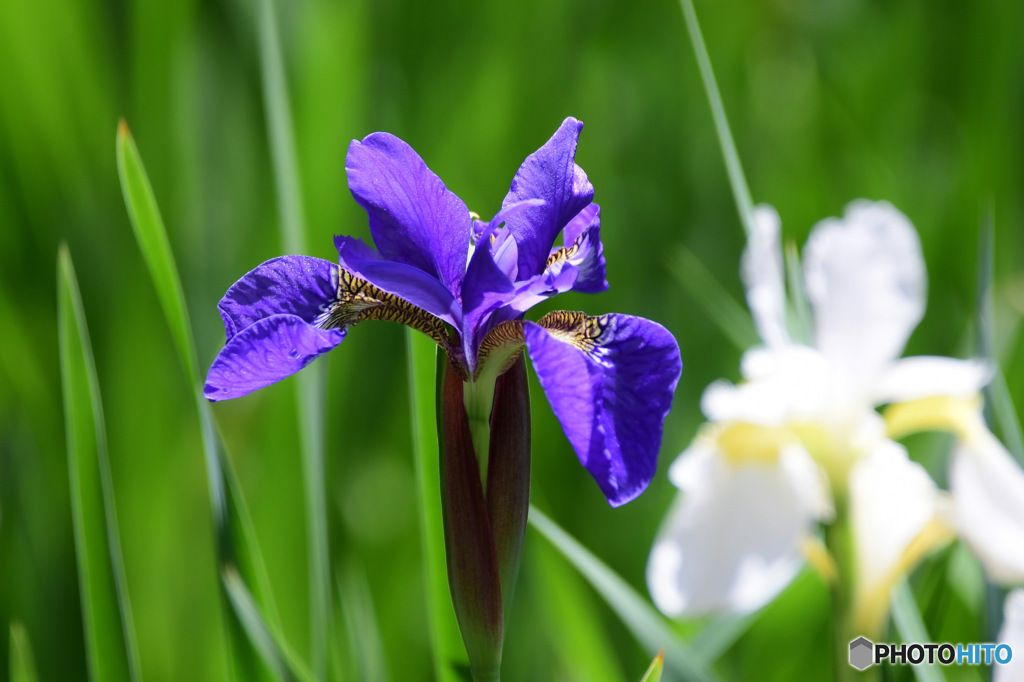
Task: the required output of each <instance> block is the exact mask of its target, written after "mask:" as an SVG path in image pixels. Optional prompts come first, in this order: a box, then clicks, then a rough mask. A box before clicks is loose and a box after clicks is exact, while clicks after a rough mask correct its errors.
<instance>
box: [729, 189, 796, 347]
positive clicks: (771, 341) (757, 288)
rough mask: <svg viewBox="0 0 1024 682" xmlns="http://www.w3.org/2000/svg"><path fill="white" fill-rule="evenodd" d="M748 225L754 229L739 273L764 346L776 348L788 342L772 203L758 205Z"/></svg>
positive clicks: (779, 246)
mask: <svg viewBox="0 0 1024 682" xmlns="http://www.w3.org/2000/svg"><path fill="white" fill-rule="evenodd" d="M751 227H752V228H753V231H752V232H751V234H750V237H749V238H748V239H747V248H746V249H745V250H744V251H743V259H742V260H741V261H740V276H741V277H742V279H743V285H744V286H745V287H746V289H747V306H749V308H750V314H751V316H752V317H753V318H754V326H756V327H757V333H758V334H759V335H760V337H761V340H762V341H764V342H765V344H766V345H768V346H771V347H778V346H782V345H785V344H787V343H789V332H788V330H787V329H786V284H785V274H784V270H783V265H782V244H781V241H780V239H781V237H780V232H781V228H782V225H781V223H780V221H779V214H778V213H777V212H776V211H775V209H774V208H772V207H771V206H768V205H766V204H761V205H759V206H757V207H755V208H754V216H753V224H752V226H751Z"/></svg>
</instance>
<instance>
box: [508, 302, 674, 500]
mask: <svg viewBox="0 0 1024 682" xmlns="http://www.w3.org/2000/svg"><path fill="white" fill-rule="evenodd" d="M523 331H524V336H525V340H526V346H527V349H528V350H529V353H530V359H531V360H532V361H533V366H534V369H536V371H537V378H538V380H539V381H540V385H541V387H542V388H543V389H544V393H545V394H546V395H547V398H548V401H549V402H550V403H551V408H552V409H553V410H554V413H555V416H556V417H558V421H559V422H560V423H561V424H562V429H563V430H564V431H565V435H566V437H567V438H568V439H569V443H570V444H572V447H573V450H575V451H576V456H577V457H578V458H579V460H580V462H581V463H582V464H583V466H584V467H586V469H587V470H588V471H589V472H590V474H591V476H593V477H594V479H595V480H596V481H597V484H598V486H600V488H601V490H602V492H603V493H604V494H605V497H607V498H608V502H609V503H610V504H611V505H612V506H619V505H621V504H625V503H626V502H629V501H630V500H632V499H633V498H634V497H636V496H637V495H639V494H640V493H641V492H643V490H644V489H645V488H646V487H647V484H648V483H649V482H650V480H651V477H652V476H653V475H654V471H655V468H656V466H657V459H658V449H659V447H660V446H661V433H662V427H663V424H664V421H665V416H666V415H667V414H668V411H669V408H670V407H671V405H672V396H673V393H674V392H675V387H676V383H677V382H678V381H679V375H680V373H681V372H682V361H681V360H680V357H679V346H678V345H677V344H676V340H675V338H673V336H672V334H671V333H669V332H668V330H666V329H665V328H664V327H662V326H661V325H659V324H657V323H655V322H651V321H650V320H645V319H643V318H640V317H632V316H629V315H617V314H610V315H602V316H600V317H588V316H586V315H584V314H583V313H567V312H561V311H559V312H555V313H550V314H548V315H546V316H544V317H543V318H542V319H541V320H540V322H539V323H536V324H535V323H533V322H524V323H523Z"/></svg>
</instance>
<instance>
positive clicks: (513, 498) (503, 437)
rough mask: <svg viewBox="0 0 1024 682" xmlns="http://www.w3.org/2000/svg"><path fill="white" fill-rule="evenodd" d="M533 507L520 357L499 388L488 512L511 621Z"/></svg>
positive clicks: (523, 364)
mask: <svg viewBox="0 0 1024 682" xmlns="http://www.w3.org/2000/svg"><path fill="white" fill-rule="evenodd" d="M529 507H530V385H529V383H528V382H527V380H526V360H525V358H524V357H523V354H522V353H519V357H518V359H516V361H515V363H514V364H513V365H512V367H510V368H509V369H508V371H507V372H505V373H504V374H502V375H501V376H500V377H498V380H497V382H495V385H494V408H493V411H492V412H491V440H490V463H489V465H488V468H487V509H488V512H489V513H490V521H491V532H492V533H493V534H494V545H495V550H496V552H497V557H498V572H499V574H500V575H501V591H502V603H503V609H504V614H505V618H506V619H507V618H508V614H509V607H510V604H511V603H512V593H513V592H514V591H515V586H516V576H517V575H518V573H519V555H520V553H521V552H522V549H523V537H524V535H525V534H526V516H527V513H528V511H529Z"/></svg>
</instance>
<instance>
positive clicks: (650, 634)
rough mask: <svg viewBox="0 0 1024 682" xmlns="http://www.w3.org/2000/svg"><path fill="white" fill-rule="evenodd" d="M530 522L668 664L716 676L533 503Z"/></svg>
mask: <svg viewBox="0 0 1024 682" xmlns="http://www.w3.org/2000/svg"><path fill="white" fill-rule="evenodd" d="M530 525H532V526H533V527H534V528H535V529H537V531H538V532H540V534H541V535H543V536H544V537H545V538H546V539H547V540H548V542H550V543H551V544H552V545H554V547H555V548H556V549H557V550H558V551H559V552H561V553H562V554H563V555H564V556H565V558H566V559H568V560H569V562H570V563H571V564H572V565H573V566H575V567H576V570H578V571H579V572H580V573H582V574H583V577H585V578H586V579H587V580H588V581H589V582H590V584H591V585H593V587H594V589H596V590H597V592H598V593H599V594H600V595H601V596H602V597H603V598H604V600H605V601H606V602H608V605H609V606H611V607H612V609H613V610H614V611H615V612H616V613H617V614H618V616H619V618H620V619H622V622H623V623H624V624H625V625H626V627H627V628H629V630H630V631H631V632H632V633H633V636H634V637H635V638H636V640H637V641H638V642H640V644H641V645H643V647H644V648H645V649H647V651H648V652H650V653H651V654H654V653H656V652H657V651H659V650H662V649H664V651H665V667H666V668H668V669H669V670H671V671H673V672H674V673H675V674H677V675H679V676H680V677H682V678H683V679H686V680H713V679H715V678H714V676H713V675H712V674H711V672H710V671H709V670H708V669H707V662H706V661H704V660H702V659H701V657H700V656H698V655H697V652H696V651H695V650H693V649H691V648H690V647H689V646H688V645H687V644H686V643H684V642H682V641H681V640H680V639H679V637H678V636H677V635H676V634H675V633H674V632H673V631H672V628H670V627H669V625H668V623H667V622H666V621H665V619H664V618H662V617H661V615H659V614H658V613H657V612H656V611H655V610H654V607H653V606H651V604H650V603H649V602H648V601H647V600H646V599H644V598H643V597H641V596H640V594H638V593H637V591H636V590H634V589H633V588H632V587H631V586H630V585H629V583H627V582H626V581H625V580H623V579H622V578H621V577H620V576H619V575H618V574H616V573H615V572H614V571H612V570H611V569H610V568H608V566H606V565H605V564H604V563H603V562H602V561H601V560H600V559H598V558H597V557H596V556H594V555H593V554H592V553H591V552H590V550H588V549H587V548H586V547H584V546H583V545H581V544H580V543H579V542H578V541H576V539H575V538H573V537H572V536H571V535H569V534H568V533H566V532H565V531H564V530H562V529H561V528H560V527H559V526H558V525H557V524H556V523H555V522H554V521H552V520H551V519H549V518H548V517H547V516H545V515H544V514H543V513H542V512H540V511H539V510H538V509H537V508H536V507H530Z"/></svg>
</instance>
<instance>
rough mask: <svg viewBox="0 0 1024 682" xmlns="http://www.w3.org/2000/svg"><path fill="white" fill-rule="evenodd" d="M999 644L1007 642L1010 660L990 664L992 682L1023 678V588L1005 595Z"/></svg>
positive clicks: (1016, 680) (1007, 681) (1015, 680)
mask: <svg viewBox="0 0 1024 682" xmlns="http://www.w3.org/2000/svg"><path fill="white" fill-rule="evenodd" d="M996 641H997V642H998V643H1000V644H1008V645H1009V646H1010V650H1011V651H1012V652H1013V654H1014V655H1013V657H1012V658H1010V662H1009V663H1007V664H1005V665H994V666H992V682H1020V681H1021V680H1024V656H1021V654H1020V652H1022V651H1024V590H1014V591H1013V592H1010V594H1008V595H1006V602H1005V603H1004V605H1003V627H1002V628H1000V630H999V638H998V639H997V640H996Z"/></svg>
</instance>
